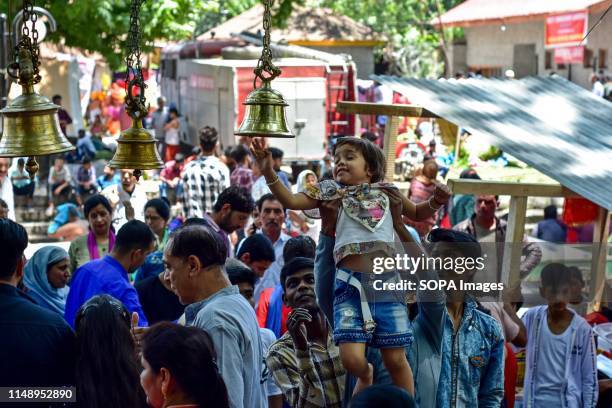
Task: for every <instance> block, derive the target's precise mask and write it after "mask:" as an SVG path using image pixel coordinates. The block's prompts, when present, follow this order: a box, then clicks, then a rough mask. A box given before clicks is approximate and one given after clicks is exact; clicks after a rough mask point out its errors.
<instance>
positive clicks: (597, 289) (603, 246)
mask: <svg viewBox="0 0 612 408" xmlns="http://www.w3.org/2000/svg"><path fill="white" fill-rule="evenodd" d="M609 235H610V211H608V210H607V209H605V208H603V207H599V211H598V212H597V219H596V221H595V229H594V231H593V258H592V259H591V280H590V289H591V290H590V294H591V299H592V302H591V303H590V305H589V312H591V311H593V310H599V309H600V306H601V298H602V296H603V293H604V288H605V283H606V262H607V255H608V245H607V244H608V236H609Z"/></svg>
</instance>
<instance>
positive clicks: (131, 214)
mask: <svg viewBox="0 0 612 408" xmlns="http://www.w3.org/2000/svg"><path fill="white" fill-rule="evenodd" d="M123 206H124V207H125V218H127V219H128V220H133V219H134V218H135V217H136V211H134V207H132V203H131V202H129V201H124V202H123Z"/></svg>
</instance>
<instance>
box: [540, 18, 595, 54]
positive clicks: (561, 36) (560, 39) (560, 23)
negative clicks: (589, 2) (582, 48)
mask: <svg viewBox="0 0 612 408" xmlns="http://www.w3.org/2000/svg"><path fill="white" fill-rule="evenodd" d="M588 19H589V13H588V11H586V10H585V11H577V12H574V13H564V14H555V15H551V16H548V17H546V28H545V34H544V45H545V46H546V47H547V48H554V47H568V46H576V45H579V44H580V41H582V39H583V38H584V36H585V35H586V33H587V28H588ZM585 43H586V40H585Z"/></svg>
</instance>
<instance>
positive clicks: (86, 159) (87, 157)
mask: <svg viewBox="0 0 612 408" xmlns="http://www.w3.org/2000/svg"><path fill="white" fill-rule="evenodd" d="M87 163H91V158H90V157H89V155H87V154H86V155H85V156H83V159H82V160H81V164H87Z"/></svg>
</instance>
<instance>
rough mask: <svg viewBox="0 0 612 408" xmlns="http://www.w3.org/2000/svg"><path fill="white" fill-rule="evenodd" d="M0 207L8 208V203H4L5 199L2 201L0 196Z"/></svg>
mask: <svg viewBox="0 0 612 408" xmlns="http://www.w3.org/2000/svg"><path fill="white" fill-rule="evenodd" d="M0 207H2V208H6V209H7V210H8V204H7V203H6V201H4V200H3V199H1V198H0Z"/></svg>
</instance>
